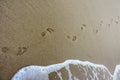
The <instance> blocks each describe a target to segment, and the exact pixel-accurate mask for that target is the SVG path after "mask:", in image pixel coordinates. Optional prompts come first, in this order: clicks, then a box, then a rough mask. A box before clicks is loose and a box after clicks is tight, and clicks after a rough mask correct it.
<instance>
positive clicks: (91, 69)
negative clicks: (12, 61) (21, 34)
mask: <svg viewBox="0 0 120 80" xmlns="http://www.w3.org/2000/svg"><path fill="white" fill-rule="evenodd" d="M70 64H71V65H74V66H78V68H79V69H82V70H83V73H84V78H83V80H120V65H117V66H116V69H115V73H114V75H112V74H111V73H110V72H109V70H108V69H107V68H106V67H105V66H104V65H100V64H93V63H91V62H88V61H80V60H66V61H65V62H63V63H58V64H52V65H48V66H36V65H31V66H27V67H23V68H22V69H20V70H19V71H18V72H17V73H16V74H15V75H14V76H13V78H12V79H11V80H49V74H50V73H52V72H56V74H57V75H58V77H59V79H60V80H64V79H63V77H62V73H61V72H60V70H61V69H62V68H65V69H66V71H67V72H68V80H79V78H78V77H77V76H76V75H74V74H72V70H71V69H70ZM81 66H82V67H81ZM79 69H78V71H79ZM58 71H59V72H58ZM79 75H81V74H79ZM112 78H113V79H112ZM118 78H119V79H118Z"/></svg>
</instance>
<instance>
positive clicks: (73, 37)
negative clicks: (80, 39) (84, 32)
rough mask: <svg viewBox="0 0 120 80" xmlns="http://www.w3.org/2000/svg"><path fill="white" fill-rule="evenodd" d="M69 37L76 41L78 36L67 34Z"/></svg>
mask: <svg viewBox="0 0 120 80" xmlns="http://www.w3.org/2000/svg"><path fill="white" fill-rule="evenodd" d="M67 38H68V39H71V40H72V41H76V39H77V36H69V35H68V36H67Z"/></svg>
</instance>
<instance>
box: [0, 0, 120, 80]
mask: <svg viewBox="0 0 120 80" xmlns="http://www.w3.org/2000/svg"><path fill="white" fill-rule="evenodd" d="M119 48H120V1H119V0H0V80H9V79H10V78H11V77H12V76H13V75H14V73H15V72H16V71H17V70H18V69H20V68H21V67H23V66H27V65H33V64H34V65H49V64H53V63H58V62H63V61H64V60H66V59H80V60H87V61H91V62H94V63H99V64H104V65H105V66H107V67H108V68H109V70H110V71H111V72H113V70H114V68H115V65H116V64H120V49H119Z"/></svg>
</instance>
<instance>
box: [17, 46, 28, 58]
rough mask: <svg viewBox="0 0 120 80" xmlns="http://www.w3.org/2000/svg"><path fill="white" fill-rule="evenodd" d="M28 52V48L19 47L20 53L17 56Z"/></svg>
mask: <svg viewBox="0 0 120 80" xmlns="http://www.w3.org/2000/svg"><path fill="white" fill-rule="evenodd" d="M26 51H27V47H18V52H17V54H16V55H17V56H18V55H23V54H24V53H25V52H26Z"/></svg>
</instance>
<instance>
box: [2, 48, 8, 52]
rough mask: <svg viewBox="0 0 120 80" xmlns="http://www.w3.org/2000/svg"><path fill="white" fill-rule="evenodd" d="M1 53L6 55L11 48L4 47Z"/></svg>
mask: <svg viewBox="0 0 120 80" xmlns="http://www.w3.org/2000/svg"><path fill="white" fill-rule="evenodd" d="M1 51H2V52H3V53H6V52H8V51H9V48H8V47H2V48H1Z"/></svg>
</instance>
